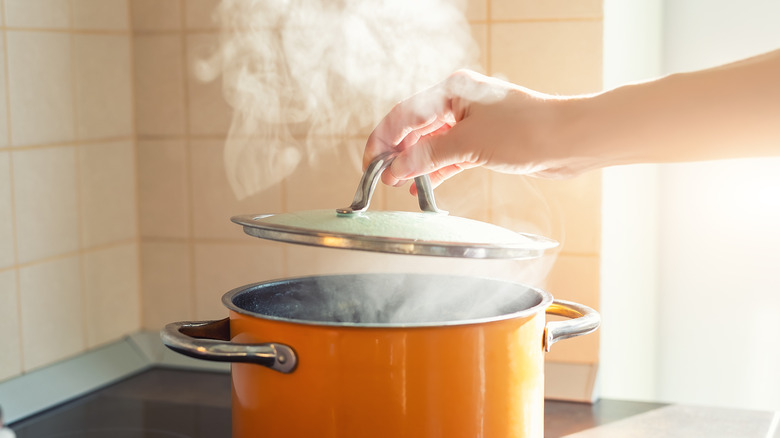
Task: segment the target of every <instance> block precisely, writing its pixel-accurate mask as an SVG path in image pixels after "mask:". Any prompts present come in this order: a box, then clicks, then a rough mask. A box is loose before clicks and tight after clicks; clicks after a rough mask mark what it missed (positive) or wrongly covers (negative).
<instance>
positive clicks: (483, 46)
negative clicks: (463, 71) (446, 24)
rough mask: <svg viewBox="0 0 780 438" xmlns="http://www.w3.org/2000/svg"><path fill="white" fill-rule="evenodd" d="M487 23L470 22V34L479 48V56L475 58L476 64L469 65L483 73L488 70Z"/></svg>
mask: <svg viewBox="0 0 780 438" xmlns="http://www.w3.org/2000/svg"><path fill="white" fill-rule="evenodd" d="M487 33H488V25H487V24H472V25H471V36H472V38H474V41H475V42H476V43H477V48H478V49H479V57H478V58H477V65H474V66H471V67H470V68H471V69H472V70H475V71H478V72H480V73H483V74H487V72H488V70H487V67H488V59H487V56H488V41H487Z"/></svg>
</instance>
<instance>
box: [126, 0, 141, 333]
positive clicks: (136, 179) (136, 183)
mask: <svg viewBox="0 0 780 438" xmlns="http://www.w3.org/2000/svg"><path fill="white" fill-rule="evenodd" d="M132 1H133V0H125V8H126V9H127V29H128V30H129V31H130V35H128V38H127V39H128V50H129V51H130V53H129V56H130V66H129V68H130V88H131V90H130V107H131V108H130V110H131V116H130V117H131V120H130V126H132V136H131V142H132V145H133V169H134V171H133V188H134V190H133V194H134V198H135V238H134V241H135V248H136V251H135V258H136V264H137V265H136V266H137V267H136V272H135V275H136V281H137V282H138V287H137V290H136V299H137V301H138V320H137V321H136V322H137V324H136V325H137V327H138V329H139V330H141V329H143V327H144V289H143V263H142V262H143V257H142V255H141V245H142V243H143V242H142V241H141V194H140V192H141V190H140V182H141V181H140V165H139V153H140V151H139V150H138V122H137V117H136V113H135V112H136V109H137V108H136V101H135V99H136V87H135V80H136V77H135V38H134V34H133V7H132V5H131V2H132Z"/></svg>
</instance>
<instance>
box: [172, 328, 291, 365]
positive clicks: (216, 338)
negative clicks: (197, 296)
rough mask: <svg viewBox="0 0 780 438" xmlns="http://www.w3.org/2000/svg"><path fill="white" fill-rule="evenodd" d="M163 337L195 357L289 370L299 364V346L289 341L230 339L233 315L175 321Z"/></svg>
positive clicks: (173, 348) (178, 351) (174, 346)
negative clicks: (247, 341)
mask: <svg viewBox="0 0 780 438" xmlns="http://www.w3.org/2000/svg"><path fill="white" fill-rule="evenodd" d="M160 338H162V342H163V344H165V346H166V347H168V348H170V349H171V350H173V351H175V352H177V353H181V354H183V355H185V356H190V357H194V358H195V359H203V360H210V361H214V362H241V363H254V364H258V365H262V366H264V367H268V368H271V369H272V370H276V371H279V372H280V373H285V374H288V373H291V372H293V371H294V370H295V367H296V366H297V365H298V357H297V355H296V354H295V350H293V349H292V347H289V346H287V345H284V344H277V343H265V344H238V343H233V342H230V318H225V319H220V320H217V321H198V322H193V321H182V322H174V323H171V324H168V325H166V326H165V329H163V331H162V332H160Z"/></svg>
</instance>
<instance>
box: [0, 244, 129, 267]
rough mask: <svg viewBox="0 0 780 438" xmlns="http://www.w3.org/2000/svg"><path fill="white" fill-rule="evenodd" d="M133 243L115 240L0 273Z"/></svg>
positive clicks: (35, 261) (43, 258) (22, 264)
mask: <svg viewBox="0 0 780 438" xmlns="http://www.w3.org/2000/svg"><path fill="white" fill-rule="evenodd" d="M135 241H136V239H135V238H128V239H123V240H117V241H114V242H109V243H103V244H100V245H95V246H91V247H89V248H80V249H77V250H73V251H67V252H64V253H61V254H55V255H50V256H46V257H42V258H39V259H35V260H32V261H29V262H23V263H17V264H15V265H12V266H7V267H5V268H0V272H6V271H12V270H15V269H16V270H19V269H24V268H29V267H33V266H39V265H42V264H45V263H50V262H55V261H57V260H62V259H67V258H71V257H76V256H82V255H85V254H92V253H95V252H99V251H105V250H108V249H112V248H118V247H120V246H124V245H129V244H132V243H135Z"/></svg>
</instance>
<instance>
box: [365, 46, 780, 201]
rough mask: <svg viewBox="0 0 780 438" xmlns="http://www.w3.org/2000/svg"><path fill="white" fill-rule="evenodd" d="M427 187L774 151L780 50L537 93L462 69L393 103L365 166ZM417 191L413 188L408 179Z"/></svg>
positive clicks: (387, 178) (388, 178)
mask: <svg viewBox="0 0 780 438" xmlns="http://www.w3.org/2000/svg"><path fill="white" fill-rule="evenodd" d="M387 151H395V152H396V153H397V156H396V158H395V160H394V161H393V163H392V165H391V166H390V167H388V169H387V170H386V171H385V172H384V174H383V175H382V181H383V182H384V183H385V184H389V185H393V186H398V185H402V184H404V183H405V182H406V180H408V179H411V178H414V177H416V176H419V175H422V174H426V173H427V174H429V175H430V177H431V182H432V183H433V185H434V186H437V185H439V184H441V182H443V181H444V180H446V179H448V178H451V177H452V176H454V175H456V174H458V173H460V172H462V171H463V170H465V169H469V168H473V167H478V166H483V167H486V168H488V169H492V170H495V171H498V172H505V173H516V174H526V175H533V176H539V177H547V178H567V177H572V176H576V175H579V174H581V173H583V172H585V171H588V170H592V169H598V168H602V167H607V166H613V165H620V164H635V163H664V162H684V161H703V160H716V159H725V158H740V157H761V156H774V155H780V50H776V51H773V52H769V53H766V54H763V55H760V56H756V57H753V58H748V59H745V60H742V61H739V62H735V63H732V64H727V65H723V66H719V67H715V68H710V69H706V70H700V71H695V72H689V73H679V74H673V75H669V76H666V77H662V78H659V79H656V80H652V81H648V82H642V83H636V84H630V85H625V86H622V87H619V88H615V89H612V90H608V91H604V92H602V93H598V94H593V95H587V96H572V97H560V96H551V95H546V94H543V93H539V92H536V91H533V90H529V89H527V88H523V87H521V86H518V85H515V84H512V83H509V82H505V81H501V80H499V79H495V78H491V77H487V76H484V75H481V74H479V73H475V72H472V71H466V70H463V71H458V72H455V73H453V74H452V75H451V76H450V77H448V78H447V79H445V80H444V81H442V82H441V83H439V84H437V85H436V86H434V87H432V88H430V89H427V90H424V91H422V92H420V93H418V94H416V95H414V96H412V97H410V98H408V99H406V100H404V101H402V102H400V103H399V104H397V105H396V106H395V107H394V108H393V109H392V110H391V111H390V112H389V113H388V114H387V115H386V116H385V117H384V119H383V120H382V121H381V122H380V123H379V124H378V125H377V127H376V128H375V129H374V131H373V132H372V134H371V135H370V136H369V138H368V141H367V143H366V148H365V152H364V156H363V165H364V167H365V166H367V165H368V164H369V163H370V162H371V161H372V160H373V158H374V157H376V156H377V155H378V154H381V153H383V152H387ZM411 191H412V193H415V192H416V189H415V187H414V186H412V188H411Z"/></svg>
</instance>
